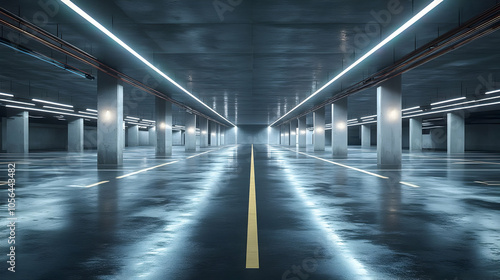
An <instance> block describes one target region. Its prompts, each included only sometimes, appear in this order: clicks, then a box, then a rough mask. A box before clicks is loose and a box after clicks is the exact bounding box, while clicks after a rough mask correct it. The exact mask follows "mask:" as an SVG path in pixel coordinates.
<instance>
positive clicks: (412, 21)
mask: <svg viewBox="0 0 500 280" xmlns="http://www.w3.org/2000/svg"><path fill="white" fill-rule="evenodd" d="M63 1H65V0H63ZM443 1H444V0H434V1H432V3H430V4H429V5H428V6H427V7H425V8H424V9H423V10H421V11H420V12H419V13H418V14H416V15H415V16H413V17H412V18H411V19H410V20H409V21H407V22H406V23H405V24H403V25H402V26H401V27H399V28H398V29H397V30H396V31H394V32H393V33H392V34H391V35H389V36H388V37H387V38H385V39H384V40H383V41H382V42H380V43H379V44H378V45H376V46H375V47H374V48H373V49H371V50H370V51H368V52H367V53H366V54H365V55H363V56H362V57H360V58H359V59H358V60H356V61H355V62H354V63H353V64H351V65H350V66H349V67H347V68H346V69H345V70H344V71H342V72H340V74H338V75H337V76H335V77H334V78H333V79H331V80H330V81H329V82H328V83H326V84H325V85H323V86H322V87H321V88H319V89H318V90H316V91H315V92H314V93H313V94H311V95H309V96H308V97H307V98H306V99H304V100H303V101H302V102H300V103H299V104H298V105H297V106H295V107H293V108H292V109H291V110H290V111H288V112H287V113H286V114H284V115H283V116H281V117H280V118H279V119H277V120H276V121H275V122H273V123H272V124H271V125H274V124H275V123H277V122H278V121H280V120H281V119H283V118H284V117H285V116H287V115H288V114H290V113H291V112H293V111H295V110H296V109H297V108H299V107H300V106H302V104H304V103H306V102H307V101H308V100H309V99H311V98H313V97H314V96H315V95H316V94H318V93H320V92H321V91H323V90H324V89H325V88H327V87H328V86H329V85H331V84H332V83H333V82H335V81H337V80H338V79H340V78H341V77H342V76H344V75H345V74H346V73H347V72H349V71H351V70H352V69H353V68H354V67H356V66H357V65H358V64H360V63H361V62H363V61H364V60H365V59H367V58H368V57H369V56H371V55H372V54H373V53H375V52H376V51H378V50H379V49H381V48H382V47H383V46H385V45H386V44H387V43H389V42H390V41H392V40H393V39H394V38H396V37H397V36H399V35H400V34H401V33H403V32H404V31H405V30H406V29H408V28H409V27H410V26H412V25H413V24H415V22H417V21H418V20H420V19H421V18H422V17H423V16H425V15H426V14H428V13H429V12H430V11H432V10H433V9H434V8H436V7H437V6H438V5H439V4H441V3H442V2H443Z"/></svg>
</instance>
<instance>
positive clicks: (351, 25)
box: [0, 0, 500, 125]
mask: <svg viewBox="0 0 500 280" xmlns="http://www.w3.org/2000/svg"><path fill="white" fill-rule="evenodd" d="M42 2H43V1H40V2H38V1H31V0H10V1H6V0H2V1H0V6H1V7H2V8H4V9H6V10H7V11H10V12H12V13H14V14H16V15H17V16H20V17H21V18H24V19H26V20H28V21H30V22H32V23H34V24H35V25H37V26H39V27H40V28H42V29H44V30H46V31H48V32H49V33H51V34H53V35H55V36H57V37H59V38H61V39H62V40H64V41H66V42H68V43H70V44H72V45H74V46H76V47H77V48H79V49H81V50H83V51H85V52H87V53H88V54H90V55H92V56H94V57H95V58H97V59H98V60H99V61H101V62H103V63H106V64H107V65H109V66H111V67H113V68H115V69H117V70H118V71H120V72H122V73H125V74H126V75H128V76H130V77H132V78H134V79H136V80H138V81H140V82H142V83H144V84H146V85H148V86H150V87H152V88H154V89H155V90H158V91H160V92H162V93H163V94H165V95H167V96H169V97H170V98H172V99H174V100H176V101H178V102H180V103H182V104H185V105H186V106H188V107H190V108H193V109H194V110H196V111H199V112H201V113H203V114H205V115H207V116H209V117H211V118H213V119H215V120H218V121H220V122H223V123H225V124H227V123H226V122H224V121H223V120H222V119H221V118H220V117H218V116H217V115H215V114H214V113H213V112H211V111H210V110H208V109H207V108H205V107H204V106H202V105H201V104H199V103H198V102H196V101H195V100H194V99H193V98H191V97H190V96H188V95H186V94H185V93H184V92H182V91H181V90H179V89H178V88H176V87H174V86H172V85H171V84H170V82H168V81H167V80H166V79H164V78H163V77H161V76H160V75H158V74H157V73H155V72H153V71H152V70H151V69H149V68H148V67H147V66H146V65H144V64H143V63H142V62H140V61H139V60H138V59H137V58H136V57H134V56H132V55H131V54H130V53H128V52H127V51H126V50H124V49H123V48H122V47H121V46H119V45H118V44H117V43H116V42H114V41H112V40H111V39H109V38H108V37H107V36H105V35H104V34H103V33H102V32H101V31H99V30H98V29H97V28H95V27H94V26H92V25H91V24H90V23H88V22H87V21H86V20H84V19H83V18H82V17H80V16H79V15H78V14H76V13H75V12H74V11H72V10H71V9H70V8H68V7H67V6H66V5H65V4H63V3H62V2H61V1H56V0H53V1H46V2H43V3H49V4H50V5H45V6H44V5H42V4H40V3H42ZM431 2H432V1H430V0H355V1H345V0H344V1H339V0H334V1H303V0H289V1H284V0H278V1H269V0H266V1H265V0H252V1H250V0H241V1H225V0H220V1H195V0H182V1H180V0H163V1H153V0H151V1H132V0H109V1H97V0H74V1H73V3H75V4H76V5H78V6H79V7H80V8H81V9H83V10H84V11H86V12H87V13H88V14H89V15H91V16H92V17H93V18H94V19H96V20H97V21H98V22H100V23H101V24H102V25H104V26H105V27H106V28H108V29H109V30H110V31H111V32H112V33H113V34H115V35H116V36H117V37H119V38H120V39H122V40H123V41H124V42H125V43H127V44H128V45H129V46H130V47H131V48H133V49H134V50H136V51H137V52H138V53H139V54H141V55H142V56H143V57H144V58H146V59H147V60H148V61H150V62H151V63H152V64H153V65H155V66H157V67H158V68H159V69H161V70H162V71H163V72H164V73H165V74H167V75H169V76H170V77H171V78H172V79H173V80H175V81H176V82H177V83H178V84H180V85H181V86H182V87H184V88H186V89H187V90H188V91H190V92H191V93H193V94H194V95H195V96H196V97H198V98H199V99H200V100H201V101H203V102H204V103H205V104H207V105H208V106H210V107H211V108H213V109H214V110H215V111H217V112H218V113H219V114H220V115H222V116H224V117H225V118H227V119H228V120H229V121H230V122H232V123H234V124H236V125H269V124H271V123H273V122H274V121H276V120H277V119H278V118H280V117H281V116H282V115H284V114H285V113H286V112H288V111H290V110H291V109H292V108H294V107H295V106H296V105H297V104H299V103H300V102H301V101H302V100H304V99H306V98H307V97H308V96H309V95H311V94H312V93H313V92H314V91H315V90H316V89H318V88H320V87H321V86H322V85H324V84H325V83H327V82H328V81H329V80H330V79H332V78H333V77H334V76H336V75H337V74H338V73H340V72H341V71H342V70H343V69H345V68H346V67H348V66H349V65H350V64H352V63H353V62H354V61H355V60H356V59H358V58H359V57H361V56H362V55H363V54H365V53H366V52H368V51H369V50H370V49H371V48H373V47H374V46H375V45H377V44H378V43H379V42H380V41H381V40H383V39H384V38H385V37H387V36H388V35H389V34H391V33H392V32H393V31H394V30H396V29H397V28H398V27H400V26H401V25H403V24H404V23H405V22H406V21H408V20H409V19H410V18H411V17H412V16H414V15H415V14H416V13H418V12H419V11H420V10H422V9H423V8H424V7H426V6H427V5H428V4H429V3H431ZM496 5H498V1H497V0H481V1H472V0H454V1H452V0H445V1H444V2H443V3H442V4H440V5H439V6H438V7H437V8H436V9H434V10H433V11H431V12H430V13H429V14H427V15H426V16H425V17H423V18H422V19H421V20H420V21H418V22H417V23H415V24H414V25H413V26H412V27H410V28H409V29H408V30H406V31H405V32H404V33H403V34H401V35H400V36H398V37H397V38H396V39H395V40H393V41H392V42H390V43H389V44H387V45H386V46H384V47H383V48H382V49H381V50H379V51H377V52H376V53H374V55H372V56H371V57H369V58H368V59H367V60H365V61H363V62H362V63H361V64H359V65H358V66H357V67H356V68H354V69H353V70H352V71H350V72H349V73H348V74H346V75H345V76H344V77H342V78H341V79H340V80H338V81H336V82H334V83H333V84H332V85H330V86H329V87H328V88H326V89H325V90H324V91H323V92H321V93H320V94H318V96H316V97H315V98H313V99H311V100H310V101H308V102H307V103H305V104H304V105H303V106H301V107H300V108H299V109H297V110H296V111H294V112H293V113H292V114H291V115H290V116H292V117H293V116H294V115H298V114H300V113H303V112H306V111H307V110H309V109H311V108H313V107H314V106H315V105H318V104H321V103H322V102H323V101H325V100H327V99H329V98H331V97H334V96H335V95H336V94H338V93H340V92H341V91H342V90H343V89H345V88H347V87H349V86H351V85H354V84H356V83H358V82H360V81H362V80H363V79H365V78H367V77H369V76H371V75H372V74H374V73H376V72H377V71H379V70H381V69H383V68H384V67H388V66H391V65H392V64H393V63H394V62H395V61H397V60H398V59H400V58H402V57H404V56H405V55H407V54H408V53H411V52H412V51H414V50H415V49H418V48H419V47H421V46H423V45H425V44H427V43H428V42H430V41H432V40H434V39H436V38H438V37H440V36H441V35H443V34H445V33H446V32H448V31H450V30H452V29H454V28H457V27H460V26H461V25H462V24H464V23H465V22H467V21H468V20H469V19H471V18H474V17H477V16H479V15H481V14H482V13H484V12H485V11H486V10H488V9H491V8H493V7H495V6H496ZM0 37H1V38H3V39H6V40H9V41H12V42H15V43H17V44H18V45H20V46H22V47H24V48H27V49H30V50H33V51H36V52H38V53H40V54H43V55H45V56H46V57H48V58H50V59H54V60H57V61H61V62H63V63H65V64H67V65H70V66H72V67H75V68H78V69H80V70H81V71H83V72H87V73H90V74H91V75H92V76H94V77H97V71H98V70H96V69H95V68H93V67H91V66H89V65H86V64H84V63H81V62H79V61H77V60H75V59H73V58H71V57H67V56H65V55H64V54H61V53H58V52H55V51H54V50H52V49H50V48H48V47H46V46H44V45H42V44H40V43H39V42H37V41H36V40H33V39H30V38H27V37H25V36H23V35H20V34H18V32H16V31H13V30H12V29H9V28H8V27H6V26H2V30H1V36H0ZM499 45H500V33H499V32H492V33H491V34H489V35H487V36H484V37H481V38H478V39H477V40H474V41H472V42H470V43H469V44H466V45H464V46H463V47H461V48H458V49H456V50H454V51H452V52H449V53H447V54H445V55H443V56H440V57H438V58H436V59H434V60H432V61H430V62H427V63H426V64H424V65H422V66H420V67H417V68H415V69H412V70H411V71H408V72H406V73H404V74H403V108H407V107H412V106H425V105H428V104H430V103H432V102H436V101H441V100H446V99H450V98H456V97H462V96H470V95H474V94H478V92H480V93H484V91H486V90H491V89H498V88H500V74H499V65H500V53H499V52H498V46H499ZM0 63H1V65H2V67H0V91H1V92H6V93H11V94H14V95H15V96H16V97H19V98H24V99H26V100H29V99H31V98H42V99H46V100H50V101H55V102H62V103H67V104H71V105H74V106H75V107H78V108H82V109H85V108H90V109H95V108H96V107H97V104H96V102H97V97H96V96H97V93H96V92H97V83H96V80H89V79H86V78H83V77H80V76H78V75H75V74H74V73H71V72H69V71H65V70H64V69H61V68H58V67H55V66H54V65H51V64H48V63H46V62H45V61H41V60H39V59H36V58H34V57H32V56H29V55H26V54H25V53H21V52H19V51H16V50H13V49H12V48H9V47H6V46H4V45H0ZM495 80H498V82H495ZM348 98H349V99H348V101H349V118H359V117H362V116H366V115H372V114H375V113H376V88H375V87H372V88H369V89H365V90H362V91H360V92H357V93H355V94H353V95H351V96H349V97H348ZM124 104H125V111H124V113H125V115H129V116H134V117H140V118H145V119H154V96H152V95H151V94H149V93H146V92H144V91H141V90H138V89H137V88H134V87H132V86H130V85H125V86H124ZM2 108H4V107H2ZM495 109H497V107H494V106H491V107H484V108H483V107H482V108H481V109H477V110H475V111H474V116H476V117H475V119H477V118H480V117H481V116H485V118H487V119H488V121H491V120H495V119H500V116H499V114H496V113H495ZM2 110H3V109H2ZM185 111H186V110H185V109H183V108H181V107H176V109H175V112H174V123H175V124H181V125H182V124H183V119H184V114H185ZM328 111H329V110H328V109H327V112H328ZM310 122H311V121H309V123H310Z"/></svg>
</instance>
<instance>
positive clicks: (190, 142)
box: [184, 113, 196, 152]
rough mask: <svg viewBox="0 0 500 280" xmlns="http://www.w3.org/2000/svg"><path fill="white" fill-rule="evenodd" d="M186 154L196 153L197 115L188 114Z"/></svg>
mask: <svg viewBox="0 0 500 280" xmlns="http://www.w3.org/2000/svg"><path fill="white" fill-rule="evenodd" d="M185 120H186V145H185V147H184V148H185V150H186V152H194V151H196V115H195V114H188V113H186V118H185Z"/></svg>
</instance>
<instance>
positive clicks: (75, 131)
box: [68, 118, 84, 153]
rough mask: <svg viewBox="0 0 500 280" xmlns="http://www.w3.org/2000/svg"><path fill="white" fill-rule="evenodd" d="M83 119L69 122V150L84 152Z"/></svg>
mask: <svg viewBox="0 0 500 280" xmlns="http://www.w3.org/2000/svg"><path fill="white" fill-rule="evenodd" d="M83 128H84V127H83V119H82V118H79V119H74V120H70V121H69V122H68V152H76V153H81V152H83Z"/></svg>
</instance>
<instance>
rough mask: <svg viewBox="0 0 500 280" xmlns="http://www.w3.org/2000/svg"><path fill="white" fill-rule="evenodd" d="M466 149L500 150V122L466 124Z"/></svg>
mask: <svg viewBox="0 0 500 280" xmlns="http://www.w3.org/2000/svg"><path fill="white" fill-rule="evenodd" d="M465 150H466V151H490V152H500V124H469V125H466V126H465Z"/></svg>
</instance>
